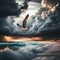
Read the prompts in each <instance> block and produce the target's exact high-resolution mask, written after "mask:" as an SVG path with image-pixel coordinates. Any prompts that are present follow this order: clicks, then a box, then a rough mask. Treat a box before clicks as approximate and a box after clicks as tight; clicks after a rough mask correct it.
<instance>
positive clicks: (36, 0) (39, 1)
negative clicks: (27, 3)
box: [31, 0, 42, 3]
mask: <svg viewBox="0 0 60 60" xmlns="http://www.w3.org/2000/svg"><path fill="white" fill-rule="evenodd" d="M31 1H33V2H37V3H41V1H42V0H31Z"/></svg>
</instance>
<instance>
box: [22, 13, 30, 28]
mask: <svg viewBox="0 0 60 60" xmlns="http://www.w3.org/2000/svg"><path fill="white" fill-rule="evenodd" d="M28 18H29V14H27V16H26V17H25V19H24V20H23V25H22V27H23V28H25V27H26V23H27V20H28Z"/></svg>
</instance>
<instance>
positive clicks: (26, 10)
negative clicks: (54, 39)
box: [0, 0, 60, 36]
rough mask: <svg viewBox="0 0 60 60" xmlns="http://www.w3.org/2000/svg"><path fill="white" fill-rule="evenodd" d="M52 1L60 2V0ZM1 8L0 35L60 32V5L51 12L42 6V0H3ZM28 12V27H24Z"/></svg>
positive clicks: (31, 34)
mask: <svg viewBox="0 0 60 60" xmlns="http://www.w3.org/2000/svg"><path fill="white" fill-rule="evenodd" d="M48 1H49V3H51V2H50V0H48ZM52 2H54V4H55V3H56V4H58V3H60V1H59V0H58V1H57V0H54V1H52ZM47 6H48V5H47ZM0 8H1V9H0V35H19V36H38V35H39V36H41V35H47V36H48V35H59V34H58V33H60V21H59V20H60V17H59V16H60V12H59V11H60V5H59V6H57V8H56V9H55V12H54V13H50V12H49V14H48V11H49V10H47V9H46V8H43V7H42V6H41V0H25V1H24V0H1V2H0ZM42 12H43V13H42ZM27 14H29V18H28V21H27V24H26V28H22V23H23V20H24V18H25V17H26V15H27ZM46 15H48V16H46ZM17 23H18V24H19V25H20V26H21V27H19V26H18V25H17ZM47 32H48V33H47Z"/></svg>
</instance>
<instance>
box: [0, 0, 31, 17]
mask: <svg viewBox="0 0 60 60" xmlns="http://www.w3.org/2000/svg"><path fill="white" fill-rule="evenodd" d="M16 1H17V0H0V17H6V16H15V15H19V14H20V13H21V9H22V8H23V9H26V5H27V7H28V2H29V1H30V0H25V1H24V6H21V8H19V5H18V3H16Z"/></svg>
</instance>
